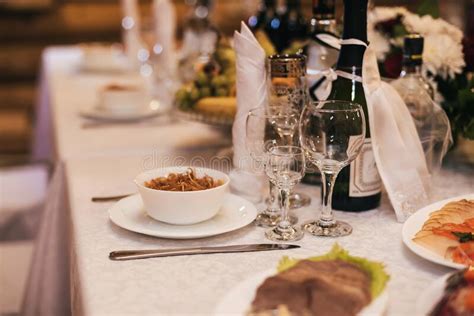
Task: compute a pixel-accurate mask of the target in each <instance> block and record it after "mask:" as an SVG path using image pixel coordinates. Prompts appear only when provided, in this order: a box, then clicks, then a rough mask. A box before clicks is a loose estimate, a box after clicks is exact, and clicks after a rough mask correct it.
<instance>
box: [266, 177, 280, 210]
mask: <svg viewBox="0 0 474 316" xmlns="http://www.w3.org/2000/svg"><path fill="white" fill-rule="evenodd" d="M269 184H270V198H269V202H270V203H268V205H267V213H277V212H278V211H279V209H280V207H279V206H280V202H279V200H280V196H279V194H280V193H279V192H278V188H277V187H276V186H275V185H274V184H273V183H272V182H271V181H269Z"/></svg>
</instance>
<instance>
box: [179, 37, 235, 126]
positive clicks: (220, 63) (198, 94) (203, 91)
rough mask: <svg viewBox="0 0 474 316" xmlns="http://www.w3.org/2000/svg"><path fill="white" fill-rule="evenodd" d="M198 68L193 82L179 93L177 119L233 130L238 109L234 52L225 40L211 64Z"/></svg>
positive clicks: (184, 86) (198, 66) (219, 46)
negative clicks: (230, 127)
mask: <svg viewBox="0 0 474 316" xmlns="http://www.w3.org/2000/svg"><path fill="white" fill-rule="evenodd" d="M196 68H197V71H196V74H195V76H194V80H192V81H191V82H187V83H185V84H183V85H182V86H181V88H180V89H179V90H178V91H177V92H176V97H175V103H176V108H177V109H176V115H177V117H178V118H183V119H187V120H193V121H198V122H201V123H204V124H208V125H213V126H218V127H229V126H232V123H233V120H234V116H235V112H236V109H237V99H236V97H235V96H236V89H235V52H234V50H233V49H232V47H231V46H230V45H229V43H228V42H226V41H225V39H222V40H221V41H220V42H219V43H218V45H217V48H216V51H215V52H214V54H212V55H211V57H210V58H209V60H208V61H206V62H204V63H202V64H199V65H197V66H196Z"/></svg>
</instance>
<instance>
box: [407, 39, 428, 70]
mask: <svg viewBox="0 0 474 316" xmlns="http://www.w3.org/2000/svg"><path fill="white" fill-rule="evenodd" d="M403 42H404V43H403V62H404V63H405V64H409V65H414V66H417V65H421V64H422V63H423V43H424V39H423V36H421V35H420V34H416V33H413V34H408V35H406V36H405V38H404V41H403Z"/></svg>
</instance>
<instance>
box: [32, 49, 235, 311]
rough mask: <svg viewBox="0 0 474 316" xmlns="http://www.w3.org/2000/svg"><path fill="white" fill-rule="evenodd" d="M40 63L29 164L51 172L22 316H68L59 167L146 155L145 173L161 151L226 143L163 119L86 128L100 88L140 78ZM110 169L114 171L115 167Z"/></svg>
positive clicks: (58, 54) (53, 61)
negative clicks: (46, 164) (46, 165)
mask: <svg viewBox="0 0 474 316" xmlns="http://www.w3.org/2000/svg"><path fill="white" fill-rule="evenodd" d="M42 60H43V62H42V65H41V74H40V82H39V85H38V88H39V89H38V90H39V93H38V100H37V101H38V102H37V117H36V124H35V134H34V143H33V148H32V149H33V150H32V151H33V156H34V158H35V159H46V160H50V161H55V162H56V164H57V167H56V170H55V173H54V177H53V179H52V181H51V184H50V190H49V191H50V192H49V195H48V201H47V204H46V207H45V210H44V213H43V214H44V215H43V219H42V223H41V228H40V232H39V236H38V240H37V247H36V249H35V255H34V263H33V265H32V268H31V272H30V277H29V286H28V288H27V291H26V295H25V299H24V303H23V314H25V315H65V314H67V313H69V311H70V297H69V292H70V291H69V270H70V265H69V263H68V259H69V251H74V248H73V247H70V245H71V244H70V241H69V235H70V229H71V228H72V224H71V223H69V211H68V210H69V203H68V201H67V198H68V190H67V181H66V180H65V179H64V172H63V167H62V164H63V163H64V162H66V161H69V160H74V159H93V157H97V156H106V157H110V159H111V160H112V161H113V160H114V159H115V157H117V156H120V155H124V154H137V155H140V154H142V155H145V154H147V155H148V156H147V157H148V161H144V162H143V164H144V165H145V166H146V165H147V164H148V165H149V164H152V163H153V161H154V160H155V156H158V157H160V156H161V153H162V151H163V150H181V149H182V150H190V149H193V148H201V149H202V148H211V149H212V148H222V147H223V146H224V147H225V146H228V145H229V143H230V136H226V135H223V134H222V132H221V131H217V130H215V129H213V128H210V127H208V126H205V125H202V124H199V123H193V122H185V121H175V120H172V119H170V118H169V117H158V118H155V119H151V120H145V121H142V122H138V123H133V124H103V125H100V124H99V125H94V121H91V120H88V119H85V118H83V117H81V116H80V115H79V112H80V111H81V110H83V109H87V108H90V107H93V106H94V105H95V104H96V102H97V90H98V89H99V88H100V87H102V86H103V85H106V84H108V83H117V82H134V83H135V82H141V79H140V77H139V76H138V75H134V74H130V73H122V74H120V73H115V74H106V73H90V72H84V71H81V69H80V61H81V51H80V49H79V48H78V47H51V48H48V49H46V50H45V51H44V53H43V59H42ZM91 124H92V125H91ZM86 125H88V126H86ZM116 167H117V168H118V169H117V171H119V170H120V166H116ZM71 266H72V267H73V266H74V265H71ZM76 284H78V283H75V282H74V283H72V285H73V286H74V285H76ZM73 290H74V289H73ZM73 293H76V292H74V291H73Z"/></svg>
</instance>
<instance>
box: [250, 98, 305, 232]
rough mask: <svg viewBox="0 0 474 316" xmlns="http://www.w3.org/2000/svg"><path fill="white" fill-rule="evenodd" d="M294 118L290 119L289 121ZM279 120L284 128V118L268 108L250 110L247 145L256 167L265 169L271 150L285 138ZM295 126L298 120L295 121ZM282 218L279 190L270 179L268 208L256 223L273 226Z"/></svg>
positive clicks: (293, 219) (295, 219) (258, 216)
mask: <svg viewBox="0 0 474 316" xmlns="http://www.w3.org/2000/svg"><path fill="white" fill-rule="evenodd" d="M290 121H291V122H293V120H288V122H290ZM277 122H278V124H280V128H283V127H282V126H283V123H282V122H283V120H280V119H278V118H277V117H276V116H275V114H272V113H270V111H268V109H267V108H265V107H260V108H255V109H252V110H250V111H249V113H248V114H247V120H246V127H245V128H246V138H245V145H246V147H247V151H248V152H249V154H250V156H251V157H252V159H253V161H254V162H255V163H256V164H255V167H256V169H260V170H262V171H263V170H264V169H265V167H266V165H267V162H268V157H269V156H268V152H269V150H270V149H271V148H272V147H274V146H276V145H278V144H280V145H282V144H284V140H283V139H282V138H281V137H280V135H279V134H278V132H277ZM293 123H294V124H295V126H296V125H297V123H298V120H296V121H294V122H293ZM279 219H280V205H279V195H278V190H277V189H276V188H275V185H274V184H273V183H272V182H271V181H270V196H269V198H268V199H266V208H265V210H263V211H262V212H260V213H259V214H258V215H257V218H256V219H255V224H256V225H257V226H261V227H273V226H275V225H277V223H278V221H279ZM290 221H291V222H292V223H296V221H297V218H296V217H295V216H293V215H292V216H290Z"/></svg>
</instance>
